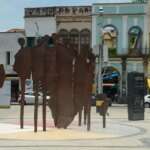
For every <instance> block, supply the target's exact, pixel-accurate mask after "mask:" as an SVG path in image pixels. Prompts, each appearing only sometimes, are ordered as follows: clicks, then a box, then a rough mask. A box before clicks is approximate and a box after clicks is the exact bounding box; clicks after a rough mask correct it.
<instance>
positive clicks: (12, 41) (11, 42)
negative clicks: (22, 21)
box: [0, 32, 25, 73]
mask: <svg viewBox="0 0 150 150" xmlns="http://www.w3.org/2000/svg"><path fill="white" fill-rule="evenodd" d="M20 37H25V35H24V34H23V33H15V32H13V33H12V32H1V33H0V64H4V66H5V70H6V73H13V70H12V65H13V64H14V56H15V54H16V53H17V51H18V50H19V49H20V46H19V44H18V38H20ZM7 52H10V64H9V65H8V64H7V56H6V55H7V54H6V53H7Z"/></svg>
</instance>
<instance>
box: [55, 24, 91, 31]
mask: <svg viewBox="0 0 150 150" xmlns="http://www.w3.org/2000/svg"><path fill="white" fill-rule="evenodd" d="M60 29H66V30H68V31H70V30H72V29H78V30H79V31H81V30H83V29H89V30H90V31H91V22H60V24H59V25H58V26H57V31H59V30H60Z"/></svg>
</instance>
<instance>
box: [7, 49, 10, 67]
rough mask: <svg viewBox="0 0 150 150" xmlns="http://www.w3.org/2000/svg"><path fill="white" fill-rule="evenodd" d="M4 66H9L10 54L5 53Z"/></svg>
mask: <svg viewBox="0 0 150 150" xmlns="http://www.w3.org/2000/svg"><path fill="white" fill-rule="evenodd" d="M6 65H10V52H9V51H7V52H6Z"/></svg>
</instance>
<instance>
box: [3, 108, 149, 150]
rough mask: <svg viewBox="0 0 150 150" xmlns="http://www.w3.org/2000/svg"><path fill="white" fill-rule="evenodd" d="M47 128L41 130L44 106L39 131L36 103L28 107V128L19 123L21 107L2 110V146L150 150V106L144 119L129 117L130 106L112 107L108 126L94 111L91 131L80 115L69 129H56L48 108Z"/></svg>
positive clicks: (44, 149)
mask: <svg viewBox="0 0 150 150" xmlns="http://www.w3.org/2000/svg"><path fill="white" fill-rule="evenodd" d="M47 111H48V112H47V127H48V128H47V132H43V131H42V126H41V125H42V115H41V114H42V109H41V107H40V108H39V119H38V132H37V133H34V128H33V106H26V107H25V128H24V129H23V130H21V129H20V126H19V123H18V122H19V107H18V106H12V107H11V108H10V109H3V110H2V109H1V110H0V150H20V149H21V150H27V149H28V150H55V149H56V150H79V149H80V150H101V149H102V150H149V149H150V143H149V141H150V128H149V125H150V109H146V110H145V120H141V121H129V120H128V115H127V107H122V106H114V107H110V108H109V116H107V123H106V128H103V126H102V117H101V116H99V115H98V114H96V113H95V112H96V110H95V108H92V113H91V118H92V120H91V122H92V123H91V131H90V132H87V130H86V126H84V125H82V126H81V127H79V126H78V117H76V118H75V119H74V121H73V123H72V124H71V125H70V126H69V127H68V129H67V130H62V129H56V128H54V126H53V120H52V118H51V117H50V116H49V113H50V111H49V109H47Z"/></svg>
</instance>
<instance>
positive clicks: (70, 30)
mask: <svg viewBox="0 0 150 150" xmlns="http://www.w3.org/2000/svg"><path fill="white" fill-rule="evenodd" d="M25 31H26V36H27V43H28V45H29V46H32V45H33V44H34V41H35V38H36V37H37V36H43V35H45V34H48V35H51V34H52V33H59V34H60V36H61V37H63V38H64V39H70V42H71V43H73V44H75V45H76V46H77V47H78V48H79V49H80V48H81V46H82V45H83V44H88V45H89V46H90V43H91V6H66V7H65V6H63V7H43V8H26V9H25Z"/></svg>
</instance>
